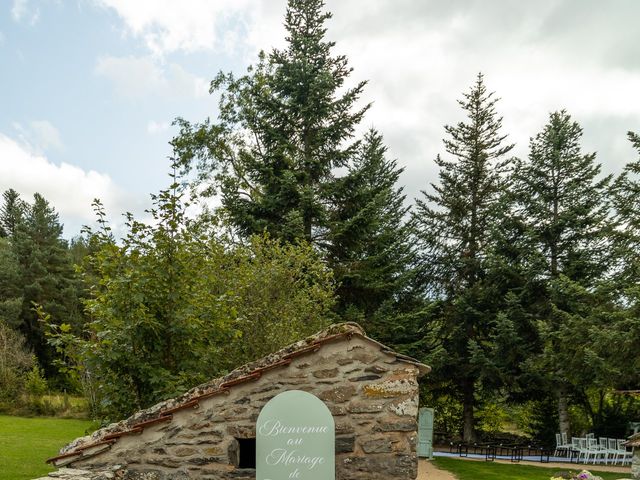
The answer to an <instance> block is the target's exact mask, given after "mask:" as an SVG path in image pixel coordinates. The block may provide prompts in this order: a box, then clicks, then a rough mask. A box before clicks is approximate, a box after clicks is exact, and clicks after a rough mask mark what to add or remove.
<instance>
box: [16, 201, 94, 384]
mask: <svg viewBox="0 0 640 480" xmlns="http://www.w3.org/2000/svg"><path fill="white" fill-rule="evenodd" d="M12 243H13V250H14V252H15V255H16V257H17V260H18V263H19V265H20V277H21V278H20V280H21V287H22V308H21V313H20V321H21V325H20V329H21V330H22V331H23V333H24V335H25V337H26V339H27V344H28V345H29V347H30V348H32V349H33V351H34V353H35V354H36V356H37V357H38V360H39V361H40V363H41V365H42V366H43V368H45V370H46V372H47V374H48V375H54V374H55V373H57V372H55V371H54V370H53V364H52V359H53V357H54V352H53V350H52V349H51V347H49V346H48V345H47V342H46V339H45V335H44V330H43V327H42V325H41V323H40V322H39V321H38V316H37V314H36V312H35V311H34V305H36V304H37V305H40V306H41V307H42V308H43V309H44V311H46V312H47V313H48V314H50V315H51V317H52V318H53V319H54V321H55V322H56V323H62V322H65V323H68V324H70V325H74V326H76V327H77V326H79V324H80V323H81V313H80V306H79V303H78V297H77V280H76V277H75V272H74V270H73V265H72V263H71V259H70V257H69V254H68V251H67V245H66V242H65V241H64V240H63V239H62V225H61V224H60V221H59V219H58V214H57V213H56V212H55V210H54V209H53V208H52V207H51V206H50V205H49V203H48V202H47V201H46V200H45V199H44V198H43V197H42V196H41V195H39V194H37V193H36V194H35V195H34V202H33V204H32V205H30V206H29V208H28V210H27V214H26V215H25V217H24V219H23V221H22V222H20V223H19V224H18V225H17V226H16V229H15V235H14V239H13V240H12Z"/></svg>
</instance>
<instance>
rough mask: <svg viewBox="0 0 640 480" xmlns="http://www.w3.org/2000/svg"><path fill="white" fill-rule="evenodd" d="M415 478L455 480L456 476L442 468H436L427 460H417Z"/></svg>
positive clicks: (418, 479)
mask: <svg viewBox="0 0 640 480" xmlns="http://www.w3.org/2000/svg"><path fill="white" fill-rule="evenodd" d="M416 480H456V477H454V476H453V475H451V474H450V473H449V472H445V471H444V470H438V469H437V468H436V467H435V465H434V464H433V463H431V462H429V461H428V460H423V459H420V460H418V478H417V479H416Z"/></svg>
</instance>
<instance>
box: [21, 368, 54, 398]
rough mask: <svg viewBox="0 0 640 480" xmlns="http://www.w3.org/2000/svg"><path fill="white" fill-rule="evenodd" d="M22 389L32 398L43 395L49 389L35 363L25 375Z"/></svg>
mask: <svg viewBox="0 0 640 480" xmlns="http://www.w3.org/2000/svg"><path fill="white" fill-rule="evenodd" d="M24 387H25V391H26V392H27V394H29V395H31V396H34V397H37V396H42V395H44V394H45V393H46V392H47V390H48V389H49V387H48V385H47V380H46V379H45V378H44V374H43V371H42V368H40V366H39V365H38V364H37V363H36V362H35V361H34V365H33V367H32V368H31V370H30V371H29V372H28V373H27V376H26V378H25V384H24Z"/></svg>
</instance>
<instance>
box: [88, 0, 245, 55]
mask: <svg viewBox="0 0 640 480" xmlns="http://www.w3.org/2000/svg"><path fill="white" fill-rule="evenodd" d="M96 1H97V2H98V3H99V4H101V5H102V6H104V7H107V8H111V9H113V10H115V11H116V12H117V13H118V15H119V16H120V17H121V18H122V19H123V20H124V22H125V24H126V27H127V29H128V31H129V32H130V33H131V34H133V36H135V37H138V38H141V39H142V40H143V41H144V42H145V44H146V45H147V47H148V48H149V50H151V51H152V52H153V53H154V54H156V55H162V54H166V53H171V52H175V51H177V50H182V51H187V52H193V51H197V50H208V49H213V48H225V49H228V48H232V44H233V38H232V36H228V35H226V33H225V32H226V31H227V30H228V26H229V24H230V23H231V22H232V21H233V20H234V19H235V17H236V16H237V15H238V14H242V13H243V12H245V11H246V10H247V7H248V6H250V5H252V4H254V3H255V2H252V1H250V0H214V1H211V0H187V1H180V2H177V1H175V0H136V1H131V0H96ZM225 40H226V41H225ZM229 42H231V43H229Z"/></svg>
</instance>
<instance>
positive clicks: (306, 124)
mask: <svg viewBox="0 0 640 480" xmlns="http://www.w3.org/2000/svg"><path fill="white" fill-rule="evenodd" d="M323 7H324V4H323V2H322V0H290V1H289V4H288V8H287V13H286V17H285V28H286V31H287V47H286V48H285V49H284V50H274V51H272V52H271V53H270V54H269V55H268V56H266V55H264V54H261V56H260V61H259V63H258V65H257V66H256V67H255V68H251V69H250V70H249V73H248V74H247V75H245V76H243V77H241V78H238V79H235V78H234V77H233V75H230V74H229V75H223V74H220V75H218V77H217V78H216V79H215V80H214V81H213V82H212V87H211V89H212V91H221V93H222V95H221V101H220V114H219V118H218V122H217V123H215V124H211V123H210V122H209V121H207V122H205V123H204V124H202V125H191V124H189V123H188V122H185V121H183V120H178V121H177V122H178V123H179V124H180V126H181V134H180V135H179V136H178V137H177V138H176V139H174V141H173V145H174V147H175V148H176V150H177V151H178V152H179V154H180V155H181V158H182V160H183V162H184V164H185V166H186V169H187V170H188V169H189V167H190V165H191V164H192V162H193V160H194V159H197V160H198V161H199V164H200V167H201V169H200V171H201V174H202V175H201V179H206V180H207V181H210V180H211V176H212V175H213V176H214V177H216V180H217V182H216V183H217V184H218V185H219V187H220V190H221V193H222V203H223V206H224V210H225V213H226V214H227V216H228V218H229V221H230V223H231V224H232V225H233V226H234V227H235V228H236V229H237V231H238V232H239V233H240V234H241V235H243V236H245V237H248V236H249V235H251V234H254V233H261V232H263V231H264V230H266V231H268V232H269V233H270V234H271V235H272V236H273V237H275V238H278V239H283V240H286V241H293V240H295V239H305V240H307V241H309V242H311V243H314V244H316V245H324V244H326V242H327V230H328V211H327V210H328V207H327V205H328V202H329V199H330V197H331V194H332V189H333V186H334V183H335V180H334V175H333V169H334V167H339V166H344V165H346V163H347V161H348V159H349V158H350V157H351V156H352V155H353V153H354V152H355V150H356V147H357V144H356V143H355V142H352V136H353V131H354V128H355V126H356V125H357V124H358V122H359V121H360V119H361V118H362V115H363V114H364V112H365V110H366V109H367V107H364V108H358V107H356V102H357V101H358V99H359V97H360V94H361V92H362V89H363V87H364V82H361V83H358V84H356V86H355V87H353V88H345V82H346V80H347V79H348V77H349V74H350V73H351V69H350V68H349V67H348V66H347V59H346V58H345V57H344V56H341V55H338V56H334V55H332V49H333V46H334V43H333V42H330V41H327V40H326V39H325V34H326V27H325V22H326V21H327V20H328V19H329V18H331V14H330V13H328V12H325V11H323Z"/></svg>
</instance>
